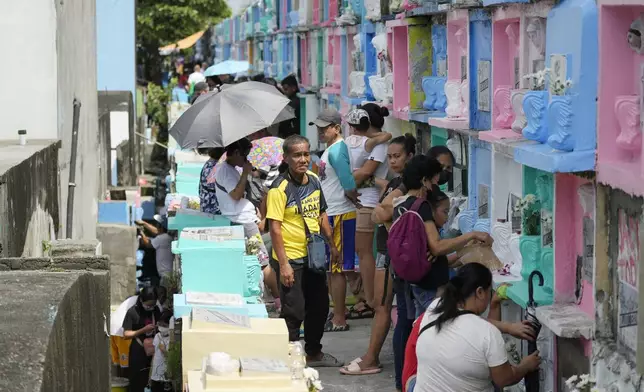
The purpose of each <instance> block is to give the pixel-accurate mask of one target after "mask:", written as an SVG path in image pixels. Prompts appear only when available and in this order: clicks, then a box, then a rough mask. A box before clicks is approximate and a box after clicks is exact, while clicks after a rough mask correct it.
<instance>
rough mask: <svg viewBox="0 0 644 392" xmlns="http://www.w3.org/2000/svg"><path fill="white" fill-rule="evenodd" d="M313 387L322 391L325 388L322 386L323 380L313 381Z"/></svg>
mask: <svg viewBox="0 0 644 392" xmlns="http://www.w3.org/2000/svg"><path fill="white" fill-rule="evenodd" d="M313 388H315V389H316V390H318V391H321V390H323V389H324V388H322V382H321V381H320V380H315V381H313Z"/></svg>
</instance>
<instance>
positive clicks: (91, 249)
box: [45, 239, 103, 257]
mask: <svg viewBox="0 0 644 392" xmlns="http://www.w3.org/2000/svg"><path fill="white" fill-rule="evenodd" d="M102 254H103V249H102V246H101V243H100V241H98V240H67V239H64V240H54V241H50V242H49V243H48V245H47V246H45V255H47V256H50V257H92V256H100V255H102Z"/></svg>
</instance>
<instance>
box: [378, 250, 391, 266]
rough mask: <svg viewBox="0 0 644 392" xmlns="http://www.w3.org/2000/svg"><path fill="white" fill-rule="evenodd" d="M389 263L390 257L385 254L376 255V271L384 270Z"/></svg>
mask: <svg viewBox="0 0 644 392" xmlns="http://www.w3.org/2000/svg"><path fill="white" fill-rule="evenodd" d="M388 261H389V256H387V255H386V254H384V253H378V254H377V255H376V269H379V270H383V269H385V267H386V266H387V264H389V263H388Z"/></svg>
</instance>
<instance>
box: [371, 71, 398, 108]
mask: <svg viewBox="0 0 644 392" xmlns="http://www.w3.org/2000/svg"><path fill="white" fill-rule="evenodd" d="M393 80H394V77H393V74H391V73H388V74H386V75H385V76H384V77H380V76H376V75H373V76H369V87H371V91H372V92H373V96H374V98H376V100H377V101H380V102H382V103H383V104H385V105H387V104H389V103H391V102H393V96H394V89H393Z"/></svg>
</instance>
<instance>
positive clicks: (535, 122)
mask: <svg viewBox="0 0 644 392" xmlns="http://www.w3.org/2000/svg"><path fill="white" fill-rule="evenodd" d="M547 104H548V92H547V91H528V92H526V93H525V96H524V98H523V111H524V113H525V115H526V120H527V125H526V127H525V128H523V136H524V137H525V138H526V139H529V140H535V141H538V142H539V143H545V142H546V140H547V139H548V129H547V125H546V109H547Z"/></svg>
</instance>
